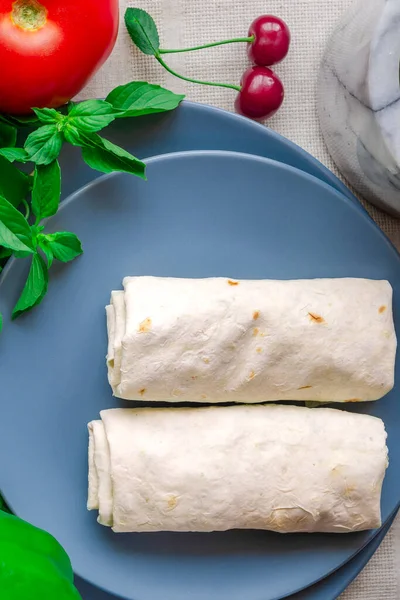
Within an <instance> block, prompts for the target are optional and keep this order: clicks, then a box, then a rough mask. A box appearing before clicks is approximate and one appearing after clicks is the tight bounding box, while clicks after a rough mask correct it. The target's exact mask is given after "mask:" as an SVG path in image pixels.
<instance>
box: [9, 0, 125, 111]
mask: <svg viewBox="0 0 400 600" xmlns="http://www.w3.org/2000/svg"><path fill="white" fill-rule="evenodd" d="M18 1H19V3H20V5H21V4H22V5H23V4H24V2H26V3H27V4H28V5H29V4H31V6H32V4H33V6H34V8H35V10H36V9H37V7H39V10H40V11H42V8H43V11H42V15H44V22H41V23H40V26H39V27H38V28H37V29H31V30H28V29H26V28H24V27H21V26H18V25H17V24H16V23H15V21H14V20H13V17H12V11H13V5H14V6H15V4H17V3H16V2H13V1H12V0H0V112H6V113H11V114H15V115H18V114H19V115H21V114H28V113H29V112H30V109H31V108H33V107H39V108H41V107H44V106H48V107H54V108H55V107H57V106H61V105H62V104H64V103H65V102H67V101H68V100H70V99H71V98H73V97H74V96H75V95H76V94H77V93H78V92H79V91H80V90H81V89H82V88H83V87H84V86H85V85H86V84H87V82H88V80H89V79H90V78H91V77H92V76H93V75H94V73H95V72H96V71H97V70H98V69H99V68H100V67H101V65H102V64H103V63H104V61H105V60H106V59H107V58H108V56H109V55H110V53H111V51H112V49H113V47H114V44H115V41H116V38H117V33H118V19H119V2H118V0H18ZM14 10H15V9H14ZM42 21H43V20H42Z"/></svg>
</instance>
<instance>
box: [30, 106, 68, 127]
mask: <svg viewBox="0 0 400 600" xmlns="http://www.w3.org/2000/svg"><path fill="white" fill-rule="evenodd" d="M33 110H34V112H35V114H36V116H37V118H38V119H39V121H41V122H42V123H47V124H52V123H60V122H61V121H62V120H63V119H65V117H64V116H63V115H62V114H61V113H59V112H58V111H56V109H55V108H34V109H33Z"/></svg>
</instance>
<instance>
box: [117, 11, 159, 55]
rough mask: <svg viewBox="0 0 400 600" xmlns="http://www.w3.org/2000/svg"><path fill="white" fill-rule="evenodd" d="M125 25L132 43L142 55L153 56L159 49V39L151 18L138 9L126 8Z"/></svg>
mask: <svg viewBox="0 0 400 600" xmlns="http://www.w3.org/2000/svg"><path fill="white" fill-rule="evenodd" d="M125 25H126V28H127V30H128V33H129V35H130V36H131V39H132V42H133V43H134V44H135V45H136V46H137V47H138V48H139V50H141V51H142V52H143V53H144V54H152V55H153V56H155V55H156V54H158V51H159V49H160V39H159V37H158V31H157V27H156V24H155V23H154V20H153V18H152V17H151V16H150V15H149V14H148V13H147V12H146V11H145V10H141V9H140V8H127V9H126V12H125Z"/></svg>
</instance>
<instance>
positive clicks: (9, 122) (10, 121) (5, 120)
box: [0, 113, 15, 127]
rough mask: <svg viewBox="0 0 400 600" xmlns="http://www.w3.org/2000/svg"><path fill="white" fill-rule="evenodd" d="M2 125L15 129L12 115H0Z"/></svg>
mask: <svg viewBox="0 0 400 600" xmlns="http://www.w3.org/2000/svg"><path fill="white" fill-rule="evenodd" d="M0 123H4V124H5V125H11V126H12V127H15V123H14V120H13V118H12V117H10V115H2V114H1V113H0Z"/></svg>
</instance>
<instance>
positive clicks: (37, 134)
mask: <svg viewBox="0 0 400 600" xmlns="http://www.w3.org/2000/svg"><path fill="white" fill-rule="evenodd" d="M62 142H63V138H62V135H61V133H60V132H59V131H58V127H57V125H43V126H42V127H39V129H36V131H34V132H33V133H31V134H29V135H28V137H27V138H26V141H25V145H24V148H25V150H26V152H27V154H28V156H29V160H31V161H32V162H34V163H36V164H37V165H48V164H50V163H51V162H52V161H53V160H54V159H55V158H57V157H58V155H59V154H60V150H61V146H62Z"/></svg>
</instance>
